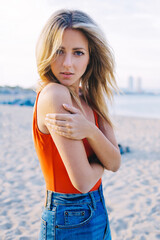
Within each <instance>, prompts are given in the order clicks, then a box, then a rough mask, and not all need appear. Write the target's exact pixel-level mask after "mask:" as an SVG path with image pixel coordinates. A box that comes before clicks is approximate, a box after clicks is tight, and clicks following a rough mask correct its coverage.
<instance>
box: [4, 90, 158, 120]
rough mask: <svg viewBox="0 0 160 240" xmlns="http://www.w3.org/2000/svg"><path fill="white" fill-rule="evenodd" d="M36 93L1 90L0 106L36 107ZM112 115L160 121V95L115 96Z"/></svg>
mask: <svg viewBox="0 0 160 240" xmlns="http://www.w3.org/2000/svg"><path fill="white" fill-rule="evenodd" d="M35 98H36V93H35V92H34V91H33V90H32V89H30V90H26V89H23V88H19V87H16V88H10V87H7V88H6V87H4V88H0V104H10V105H20V106H24V105H25V106H30V107H32V106H33V105H34V102H35ZM109 110H110V113H111V114H116V115H123V116H135V117H144V118H158V119H160V95H154V94H123V95H115V97H114V102H113V104H112V105H109Z"/></svg>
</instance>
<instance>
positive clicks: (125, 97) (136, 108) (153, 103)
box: [109, 93, 160, 119]
mask: <svg viewBox="0 0 160 240" xmlns="http://www.w3.org/2000/svg"><path fill="white" fill-rule="evenodd" d="M109 110H110V112H111V114H114V115H122V116H133V117H141V118H158V119H160V94H159V95H155V94H147V93H145V94H122V95H115V96H114V101H113V103H112V105H109Z"/></svg>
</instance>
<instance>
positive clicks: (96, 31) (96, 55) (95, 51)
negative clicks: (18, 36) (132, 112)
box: [36, 10, 117, 126]
mask: <svg viewBox="0 0 160 240" xmlns="http://www.w3.org/2000/svg"><path fill="white" fill-rule="evenodd" d="M67 28H70V29H76V30H79V31H81V32H82V33H83V34H84V35H85V36H86V38H87V39H88V46H89V57H90V60H89V64H88V66H87V69H86V71H85V73H84V74H83V76H82V79H81V91H82V95H83V97H84V99H85V101H86V102H87V103H88V104H89V105H90V106H91V107H92V108H93V109H94V110H95V111H96V112H97V113H98V114H99V115H100V116H101V117H102V118H104V119H106V120H107V121H108V123H109V124H110V125H111V126H112V123H111V120H110V118H109V114H108V108H107V104H106V97H108V99H109V100H111V99H112V96H113V90H117V85H116V81H115V75H114V58H113V55H112V52H111V50H110V48H109V45H108V44H107V42H106V40H105V38H104V35H103V33H102V31H101V30H100V28H99V27H98V26H97V24H96V23H95V22H94V21H93V19H92V18H90V17H89V16H88V15H87V14H85V13H84V12H82V11H77V10H73V11H70V10H61V11H58V12H56V13H55V14H53V15H52V16H51V17H50V18H49V19H48V21H47V23H46V25H45V26H44V28H43V30H42V32H41V34H40V37H39V39H38V42H37V46H36V59H37V69H38V73H39V76H40V82H39V89H38V90H40V89H42V88H43V87H44V86H45V85H46V84H47V83H50V82H57V83H59V81H58V80H57V79H56V78H55V76H54V75H53V73H52V71H51V61H54V59H55V58H56V52H57V50H58V49H59V47H60V45H61V43H62V37H63V32H64V30H65V29H67ZM69 90H70V93H71V95H72V96H73V97H74V99H75V100H76V102H77V103H78V105H79V106H81V105H80V103H79V101H78V97H77V96H76V95H75V93H74V92H73V91H72V90H71V89H70V88H69Z"/></svg>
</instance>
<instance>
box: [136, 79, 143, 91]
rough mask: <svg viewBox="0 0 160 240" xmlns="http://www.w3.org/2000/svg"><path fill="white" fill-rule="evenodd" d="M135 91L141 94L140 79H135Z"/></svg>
mask: <svg viewBox="0 0 160 240" xmlns="http://www.w3.org/2000/svg"><path fill="white" fill-rule="evenodd" d="M136 91H137V92H139V93H140V92H142V78H140V77H139V78H137V86H136Z"/></svg>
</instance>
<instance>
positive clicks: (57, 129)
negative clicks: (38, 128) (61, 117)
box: [47, 123, 71, 134]
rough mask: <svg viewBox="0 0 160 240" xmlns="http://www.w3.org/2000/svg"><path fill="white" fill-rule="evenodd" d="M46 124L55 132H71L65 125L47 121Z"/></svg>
mask: <svg viewBox="0 0 160 240" xmlns="http://www.w3.org/2000/svg"><path fill="white" fill-rule="evenodd" d="M47 126H48V127H50V128H51V129H52V130H53V131H55V132H63V133H68V134H71V129H70V128H68V127H66V126H56V125H53V124H51V123H47Z"/></svg>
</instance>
